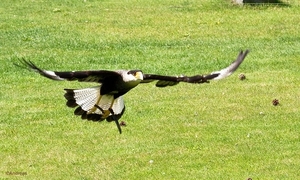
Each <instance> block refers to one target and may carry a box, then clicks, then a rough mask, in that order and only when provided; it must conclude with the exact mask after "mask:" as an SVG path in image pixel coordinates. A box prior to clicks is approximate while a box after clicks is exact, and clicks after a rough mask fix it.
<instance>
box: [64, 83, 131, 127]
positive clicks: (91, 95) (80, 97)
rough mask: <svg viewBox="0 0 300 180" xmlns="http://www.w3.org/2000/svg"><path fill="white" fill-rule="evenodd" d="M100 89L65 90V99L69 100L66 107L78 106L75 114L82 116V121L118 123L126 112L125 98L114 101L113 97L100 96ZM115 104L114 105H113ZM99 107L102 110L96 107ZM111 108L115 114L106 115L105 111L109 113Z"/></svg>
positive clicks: (98, 87)
mask: <svg viewBox="0 0 300 180" xmlns="http://www.w3.org/2000/svg"><path fill="white" fill-rule="evenodd" d="M100 87H101V86H95V87H91V88H84V89H65V91H66V93H65V95H64V97H65V98H66V100H67V103H66V105H67V106H68V107H71V108H75V107H77V106H79V107H77V108H76V109H75V111H74V114H75V115H77V116H81V118H82V119H87V120H92V121H103V120H104V119H106V120H107V121H109V122H110V121H116V120H119V119H120V118H121V117H122V115H123V113H124V111H125V104H124V100H123V97H122V96H120V97H118V98H117V99H114V96H113V95H102V96H101V95H100ZM112 102H113V104H111V103H112ZM95 105H97V106H98V107H100V108H97V107H95ZM110 107H111V109H112V111H113V113H109V115H108V116H107V115H104V111H106V112H107V111H108V110H109V108H110Z"/></svg>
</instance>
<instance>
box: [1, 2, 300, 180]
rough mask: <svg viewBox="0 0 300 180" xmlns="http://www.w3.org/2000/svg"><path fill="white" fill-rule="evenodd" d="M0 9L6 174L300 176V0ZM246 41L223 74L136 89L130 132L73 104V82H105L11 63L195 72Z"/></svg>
mask: <svg viewBox="0 0 300 180" xmlns="http://www.w3.org/2000/svg"><path fill="white" fill-rule="evenodd" d="M0 14H1V15H0V21H1V23H0V62H1V65H0V80H1V81H0V83H1V85H0V87H1V91H0V109H1V110H0V114H1V116H0V141H1V143H0V159H1V161H0V179H2V178H3V179H6V178H7V179H11V178H19V177H20V178H24V179H248V178H252V179H253V180H255V179H299V177H300V171H299V167H300V150H299V149H300V138H299V134H300V110H299V108H300V81H299V80H300V78H299V77H300V71H299V70H300V31H299V30H300V18H299V14H300V8H299V4H298V2H297V1H288V2H287V5H284V6H281V5H262V6H250V5H246V6H235V5H232V4H231V2H230V0H228V1H227V0H153V1H147V0H118V1H116V0H102V1H96V0H80V1H71V0H63V1H60V0H51V1H50V0H43V1H42V0H23V1H12V0H1V6H0ZM246 49H249V50H250V51H251V52H250V53H249V55H248V56H247V58H246V59H245V61H244V63H243V64H242V65H241V67H240V68H239V69H238V71H237V72H236V73H235V74H233V75H232V76H230V77H229V78H227V79H224V80H221V81H212V82H210V83H209V84H201V85H194V84H184V83H181V84H178V85H177V86H173V87H168V88H156V87H155V85H154V83H150V84H142V85H140V86H138V87H136V88H135V89H133V90H132V91H130V92H129V93H128V94H126V95H125V101H126V112H125V114H124V116H123V117H122V119H121V120H123V121H125V122H126V124H127V126H126V127H123V133H122V134H121V135H120V134H119V133H118V130H117V127H116V125H115V124H114V123H107V122H102V123H95V122H88V121H82V120H81V119H80V117H77V116H75V115H73V111H74V109H71V108H68V107H67V106H66V105H65V99H64V97H63V94H64V91H63V89H64V88H84V87H89V86H94V85H96V84H92V83H78V82H55V81H51V80H48V79H46V78H44V77H41V76H39V75H38V74H35V73H33V72H30V71H27V70H25V69H22V68H19V67H17V66H15V65H14V63H18V62H19V59H20V58H25V59H27V60H30V61H33V62H35V63H36V64H37V65H38V66H40V67H42V68H45V69H49V70H58V71H68V70H89V69H93V70H97V69H108V70H115V69H141V70H143V71H144V72H145V73H158V74H163V75H181V74H185V75H195V74H205V73H210V72H212V71H215V70H218V69H221V68H223V67H226V66H227V65H229V64H230V63H231V62H232V61H233V60H234V59H235V58H236V56H237V54H238V53H239V51H240V50H246ZM240 73H243V74H245V76H246V80H244V81H241V80H239V78H238V76H239V74H240ZM274 99H278V100H279V105H277V106H274V105H273V104H272V100H274Z"/></svg>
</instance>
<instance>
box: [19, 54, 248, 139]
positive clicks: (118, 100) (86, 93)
mask: <svg viewBox="0 0 300 180" xmlns="http://www.w3.org/2000/svg"><path fill="white" fill-rule="evenodd" d="M248 52H249V50H246V51H245V52H243V51H241V52H240V53H239V55H238V57H237V58H236V60H235V61H234V62H232V63H231V64H230V65H229V66H228V67H226V68H224V69H221V70H219V71H214V72H212V73H210V74H207V75H194V76H183V75H181V76H164V75H157V74H144V73H143V72H142V71H141V70H116V71H109V70H95V71H50V70H44V69H41V68H39V67H37V66H36V65H35V64H34V63H33V62H31V61H27V60H25V59H22V60H21V63H22V64H23V65H25V67H26V68H29V69H32V70H34V71H35V72H38V73H39V74H40V75H42V76H44V77H47V78H49V79H52V80H59V81H62V80H68V81H75V80H77V81H80V82H95V83H99V84H100V85H98V86H95V87H90V88H84V89H65V91H66V93H65V95H64V97H65V98H66V100H67V103H66V105H67V106H68V107H71V108H75V107H77V108H76V109H75V111H74V114H75V115H78V116H81V118H82V119H87V120H92V121H103V120H107V121H109V122H111V121H114V122H115V123H116V125H117V127H118V130H119V132H120V133H122V130H121V127H120V125H119V122H118V121H119V119H120V118H121V117H122V115H123V113H124V111H125V104H124V100H123V95H124V94H126V93H127V92H128V91H130V90H131V89H132V88H134V87H136V86H137V85H138V84H140V83H149V82H152V81H157V82H156V86H157V87H166V86H174V85H176V84H178V83H180V82H185V83H193V84H200V83H206V82H209V80H216V79H223V78H226V77H228V76H230V75H231V74H232V73H233V72H234V71H235V70H236V69H237V68H238V67H239V66H240V64H241V63H242V62H243V61H244V59H245V57H246V56H247V54H248ZM18 66H20V65H18ZM22 67H23V66H22Z"/></svg>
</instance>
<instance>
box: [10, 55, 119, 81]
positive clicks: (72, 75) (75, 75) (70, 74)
mask: <svg viewBox="0 0 300 180" xmlns="http://www.w3.org/2000/svg"><path fill="white" fill-rule="evenodd" d="M21 63H22V65H23V66H21V67H23V68H24V67H25V68H29V69H31V70H33V71H35V72H37V73H39V74H40V75H42V76H44V77H47V78H49V79H53V80H59V81H62V80H68V81H75V80H77V81H80V82H98V83H101V82H103V81H104V80H105V79H106V78H113V77H115V78H121V75H120V74H119V73H118V72H116V71H107V70H97V71H64V72H58V71H49V70H44V69H41V68H39V67H37V66H36V65H35V64H34V63H33V62H31V61H26V60H25V59H22V60H21ZM16 65H17V64H16ZM17 66H20V65H17Z"/></svg>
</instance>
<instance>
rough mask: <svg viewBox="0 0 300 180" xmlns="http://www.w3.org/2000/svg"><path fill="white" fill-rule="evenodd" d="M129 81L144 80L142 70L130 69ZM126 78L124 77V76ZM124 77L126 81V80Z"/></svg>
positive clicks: (128, 73)
mask: <svg viewBox="0 0 300 180" xmlns="http://www.w3.org/2000/svg"><path fill="white" fill-rule="evenodd" d="M126 77H127V79H126V80H127V81H142V80H143V73H142V71H141V70H130V71H128V72H127V75H126ZM123 78H124V77H123ZM126 80H125V79H124V81H126Z"/></svg>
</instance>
